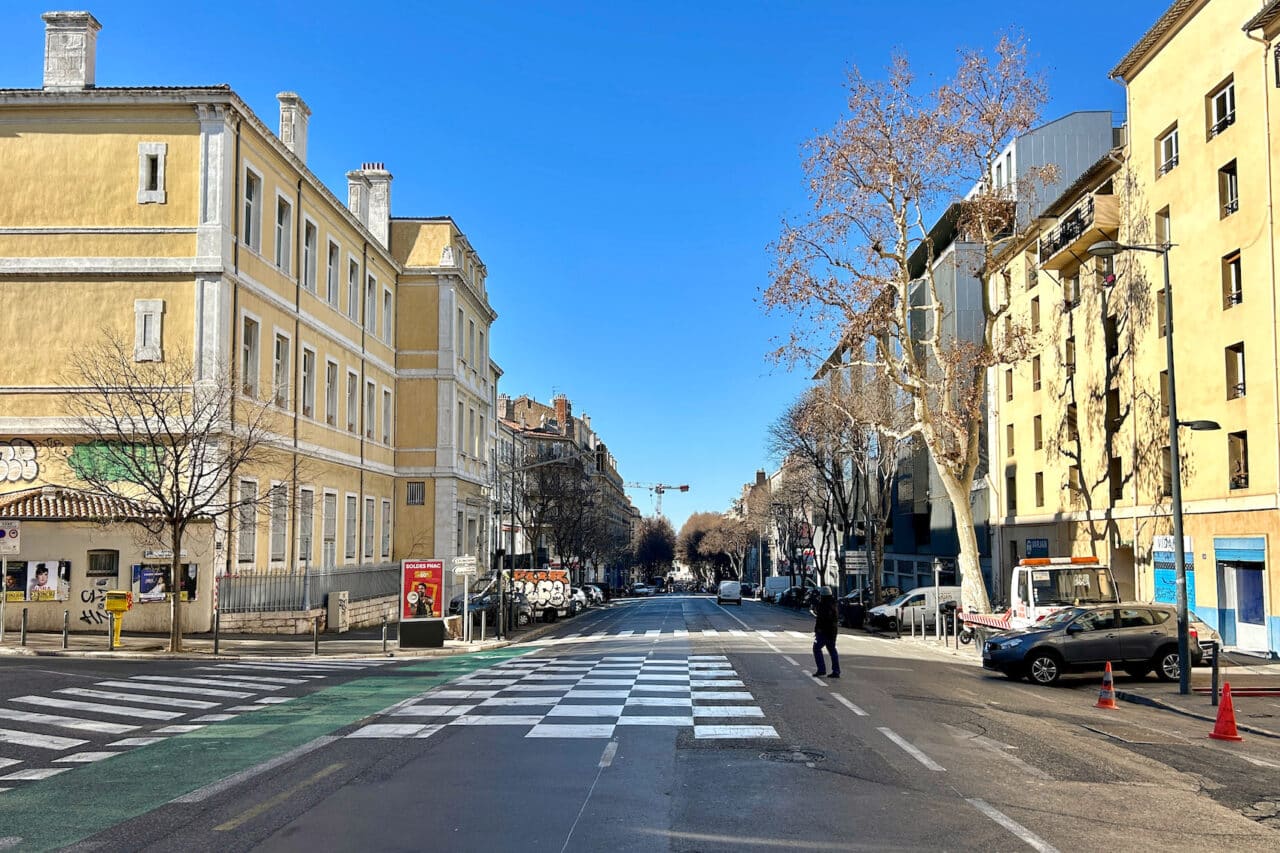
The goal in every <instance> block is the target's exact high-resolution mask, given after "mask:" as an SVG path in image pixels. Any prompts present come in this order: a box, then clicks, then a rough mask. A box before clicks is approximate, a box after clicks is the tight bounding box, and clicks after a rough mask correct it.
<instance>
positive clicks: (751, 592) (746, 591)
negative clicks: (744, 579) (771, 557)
mask: <svg viewBox="0 0 1280 853" xmlns="http://www.w3.org/2000/svg"><path fill="white" fill-rule="evenodd" d="M758 590H759V586H757V585H756V584H754V583H744V584H743V585H742V597H743V598H755V597H756V595H757V593H758Z"/></svg>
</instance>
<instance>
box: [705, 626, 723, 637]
mask: <svg viewBox="0 0 1280 853" xmlns="http://www.w3.org/2000/svg"><path fill="white" fill-rule="evenodd" d="M702 636H704V637H718V636H720V632H719V631H717V630H716V629H715V628H703V629H702Z"/></svg>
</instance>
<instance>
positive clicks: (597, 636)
mask: <svg viewBox="0 0 1280 853" xmlns="http://www.w3.org/2000/svg"><path fill="white" fill-rule="evenodd" d="M690 637H701V638H703V639H719V638H734V639H742V638H747V637H759V638H762V639H766V640H767V639H772V638H782V637H792V638H795V639H798V640H812V639H813V634H812V633H809V634H805V633H802V632H800V631H785V630H777V631H770V630H765V629H763V628H756V629H752V630H743V629H741V628H727V629H719V628H703V629H702V630H693V631H690V630H688V629H685V628H676V629H673V630H668V631H663V630H658V629H650V630H648V631H644V632H643V633H637V632H636V631H595V632H592V633H576V634H566V635H565V636H563V637H547V638H544V639H540V640H538V641H537V644H538V645H539V646H562V645H573V644H576V643H599V642H609V641H614V640H687V639H689V638H690Z"/></svg>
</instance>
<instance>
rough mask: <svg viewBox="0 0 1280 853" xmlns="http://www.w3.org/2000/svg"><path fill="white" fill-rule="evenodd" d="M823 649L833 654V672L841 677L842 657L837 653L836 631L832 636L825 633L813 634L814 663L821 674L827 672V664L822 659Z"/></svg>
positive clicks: (816, 632) (817, 632)
mask: <svg viewBox="0 0 1280 853" xmlns="http://www.w3.org/2000/svg"><path fill="white" fill-rule="evenodd" d="M823 649H826V650H827V651H828V652H829V653H830V654H831V671H832V672H833V673H834V674H836V675H839V674H840V655H838V654H837V653H836V633H835V632H834V631H833V632H831V633H830V634H828V633H825V632H823V631H814V632H813V662H814V664H815V665H816V666H817V667H818V672H820V673H825V672H826V671H827V662H826V661H825V660H823V658H822V650H823Z"/></svg>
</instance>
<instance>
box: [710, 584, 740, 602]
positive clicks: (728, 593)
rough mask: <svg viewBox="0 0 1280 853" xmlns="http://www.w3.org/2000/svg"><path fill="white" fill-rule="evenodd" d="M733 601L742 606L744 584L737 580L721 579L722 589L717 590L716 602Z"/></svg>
mask: <svg viewBox="0 0 1280 853" xmlns="http://www.w3.org/2000/svg"><path fill="white" fill-rule="evenodd" d="M726 601H732V602H733V603H735V604H737V605H738V606H739V607H741V606H742V584H740V583H738V582H737V581H720V589H719V590H718V591H717V592H716V604H724V603H725V602H726Z"/></svg>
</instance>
